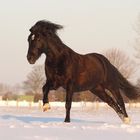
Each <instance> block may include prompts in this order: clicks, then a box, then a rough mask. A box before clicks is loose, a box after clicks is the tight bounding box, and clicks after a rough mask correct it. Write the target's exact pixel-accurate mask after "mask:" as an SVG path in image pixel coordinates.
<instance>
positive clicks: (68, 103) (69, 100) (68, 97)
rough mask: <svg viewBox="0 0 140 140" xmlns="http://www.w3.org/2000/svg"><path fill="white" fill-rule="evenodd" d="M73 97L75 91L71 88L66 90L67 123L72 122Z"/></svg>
mask: <svg viewBox="0 0 140 140" xmlns="http://www.w3.org/2000/svg"><path fill="white" fill-rule="evenodd" d="M72 96H73V91H72V90H71V88H68V90H66V104H65V108H66V117H65V122H70V109H71V104H72Z"/></svg>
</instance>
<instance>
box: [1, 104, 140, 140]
mask: <svg viewBox="0 0 140 140" xmlns="http://www.w3.org/2000/svg"><path fill="white" fill-rule="evenodd" d="M127 112H128V114H129V116H130V117H131V124H130V125H125V124H123V123H122V122H121V120H120V119H119V118H118V116H117V115H116V113H115V112H114V111H113V110H112V109H110V108H108V107H107V106H106V105H105V106H101V105H100V107H96V108H95V106H85V107H84V106H82V107H79V106H76V105H75V106H73V107H72V110H71V123H64V122H63V120H64V116H65V108H64V107H63V106H61V105H59V106H53V105H52V107H51V110H49V111H48V112H42V110H41V109H39V108H38V107H37V106H36V107H16V106H15V107H10V106H0V140H85V139H86V140H137V139H139V138H140V108H138V107H136V108H135V107H131V108H129V107H127Z"/></svg>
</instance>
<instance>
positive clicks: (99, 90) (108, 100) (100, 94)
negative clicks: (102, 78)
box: [90, 85, 124, 120]
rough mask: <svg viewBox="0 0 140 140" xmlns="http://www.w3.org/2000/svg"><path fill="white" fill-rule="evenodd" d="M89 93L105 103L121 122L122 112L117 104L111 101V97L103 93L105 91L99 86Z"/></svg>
mask: <svg viewBox="0 0 140 140" xmlns="http://www.w3.org/2000/svg"><path fill="white" fill-rule="evenodd" d="M90 91H91V92H92V93H93V94H95V95H96V96H98V97H99V98H100V99H101V100H102V101H104V102H106V103H107V104H108V105H109V106H110V107H112V108H113V109H114V110H115V111H116V113H117V114H118V115H119V117H120V118H121V119H122V120H123V118H124V113H123V111H122V110H121V109H120V107H119V106H118V104H117V103H116V102H115V101H114V100H113V99H112V97H111V96H109V95H108V94H107V93H106V92H105V89H104V88H103V87H102V86H101V85H99V86H98V87H96V88H95V89H92V90H90Z"/></svg>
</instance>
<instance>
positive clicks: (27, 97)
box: [18, 95, 34, 102]
mask: <svg viewBox="0 0 140 140" xmlns="http://www.w3.org/2000/svg"><path fill="white" fill-rule="evenodd" d="M18 100H19V101H24V100H25V101H29V102H32V101H34V96H33V95H20V96H18Z"/></svg>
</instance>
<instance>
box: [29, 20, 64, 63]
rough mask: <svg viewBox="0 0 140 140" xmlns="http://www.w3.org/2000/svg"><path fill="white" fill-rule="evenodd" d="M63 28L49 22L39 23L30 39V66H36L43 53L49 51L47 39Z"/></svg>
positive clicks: (31, 30)
mask: <svg viewBox="0 0 140 140" xmlns="http://www.w3.org/2000/svg"><path fill="white" fill-rule="evenodd" d="M60 28H62V26H61V25H57V24H54V23H51V22H47V21H38V22H37V23H36V24H35V25H34V26H33V27H32V28H31V29H30V32H31V34H30V35H29V37H28V43H29V49H28V54H27V59H28V61H29V63H30V64H34V63H35V62H36V60H37V59H38V58H39V57H40V56H41V54H42V53H46V52H47V49H48V40H47V37H48V36H50V35H51V34H54V33H56V30H57V29H60Z"/></svg>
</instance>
